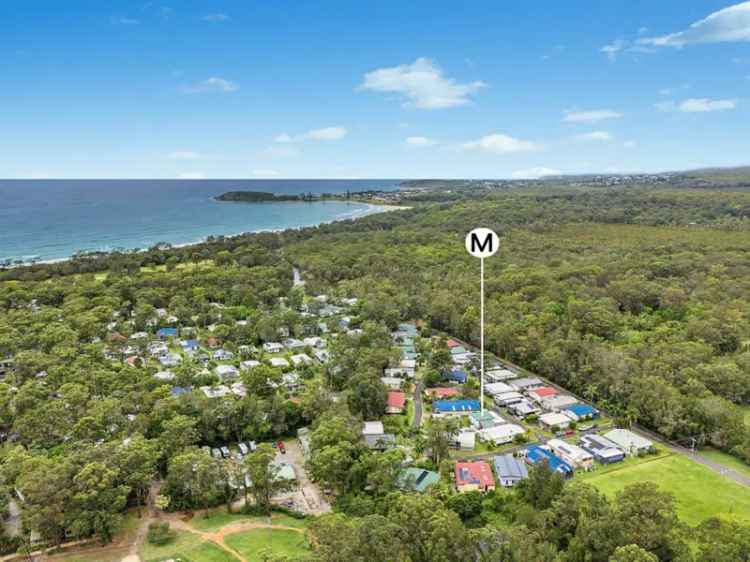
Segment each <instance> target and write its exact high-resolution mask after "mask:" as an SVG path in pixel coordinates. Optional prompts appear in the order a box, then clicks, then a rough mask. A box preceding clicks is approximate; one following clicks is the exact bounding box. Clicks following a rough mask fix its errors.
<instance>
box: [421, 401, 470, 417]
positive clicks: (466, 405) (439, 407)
mask: <svg viewBox="0 0 750 562" xmlns="http://www.w3.org/2000/svg"><path fill="white" fill-rule="evenodd" d="M481 409H482V408H481V406H480V404H479V400H436V401H435V402H433V403H432V411H433V412H434V413H435V414H458V415H469V414H471V413H472V412H478V411H479V410H481Z"/></svg>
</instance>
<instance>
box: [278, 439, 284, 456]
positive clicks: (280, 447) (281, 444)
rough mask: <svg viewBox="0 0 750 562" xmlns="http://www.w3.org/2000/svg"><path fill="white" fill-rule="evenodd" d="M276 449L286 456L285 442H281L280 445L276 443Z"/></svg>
mask: <svg viewBox="0 0 750 562" xmlns="http://www.w3.org/2000/svg"><path fill="white" fill-rule="evenodd" d="M276 447H277V448H278V449H279V451H281V454H282V455H286V447H285V446H284V442H283V441H279V442H278V443H276Z"/></svg>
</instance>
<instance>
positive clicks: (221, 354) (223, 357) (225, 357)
mask: <svg viewBox="0 0 750 562" xmlns="http://www.w3.org/2000/svg"><path fill="white" fill-rule="evenodd" d="M212 357H213V359H214V361H231V360H232V359H234V353H232V352H231V351H227V350H226V349H218V350H216V351H214V353H213V355H212Z"/></svg>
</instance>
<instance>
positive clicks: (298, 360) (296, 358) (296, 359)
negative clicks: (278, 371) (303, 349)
mask: <svg viewBox="0 0 750 562" xmlns="http://www.w3.org/2000/svg"><path fill="white" fill-rule="evenodd" d="M292 363H294V366H295V367H298V366H300V365H309V364H311V363H312V358H311V357H310V356H309V355H307V354H306V353H298V354H297V355H292Z"/></svg>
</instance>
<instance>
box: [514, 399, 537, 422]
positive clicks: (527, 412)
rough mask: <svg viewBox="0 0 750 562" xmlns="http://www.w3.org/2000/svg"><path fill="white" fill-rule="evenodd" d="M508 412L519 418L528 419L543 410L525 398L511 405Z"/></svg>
mask: <svg viewBox="0 0 750 562" xmlns="http://www.w3.org/2000/svg"><path fill="white" fill-rule="evenodd" d="M508 411H509V412H510V413H511V414H513V415H514V416H517V417H519V418H526V417H528V416H533V415H536V414H538V413H539V412H540V411H541V410H540V409H539V408H537V407H536V406H535V405H534V404H532V403H531V402H529V401H528V400H526V399H525V398H524V399H523V400H519V401H518V402H516V403H514V404H510V405H509V406H508Z"/></svg>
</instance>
